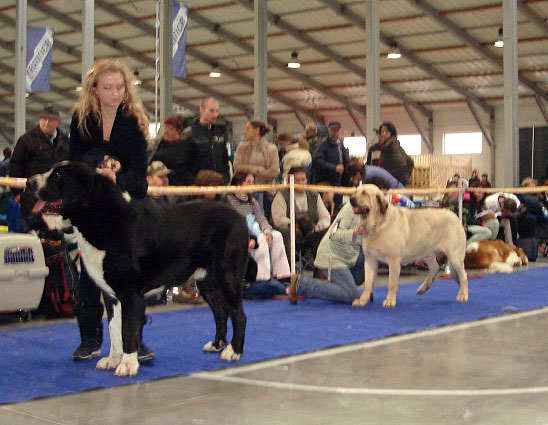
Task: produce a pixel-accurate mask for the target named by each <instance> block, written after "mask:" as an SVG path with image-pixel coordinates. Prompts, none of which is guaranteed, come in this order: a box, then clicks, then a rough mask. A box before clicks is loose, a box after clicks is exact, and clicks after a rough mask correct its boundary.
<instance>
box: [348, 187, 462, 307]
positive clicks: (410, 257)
mask: <svg viewBox="0 0 548 425" xmlns="http://www.w3.org/2000/svg"><path fill="white" fill-rule="evenodd" d="M350 202H351V204H352V206H353V208H354V212H355V213H356V214H359V215H360V216H361V217H360V219H361V224H362V226H363V227H364V228H365V234H364V235H363V251H364V254H365V263H364V267H365V282H364V292H363V294H362V296H361V297H360V298H358V299H356V300H354V302H353V305H354V306H364V305H366V304H367V302H368V301H369V297H370V295H371V291H372V289H373V281H374V280H375V277H376V276H377V264H378V261H379V260H380V261H382V262H384V263H386V264H388V270H389V277H388V295H387V296H386V299H385V300H384V301H383V303H382V305H383V306H384V307H394V306H395V305H396V294H397V292H398V280H399V276H400V269H401V264H408V263H412V262H415V261H418V260H424V261H425V262H426V264H427V265H428V270H429V272H428V276H427V277H426V279H425V281H424V282H423V283H422V285H421V286H420V287H419V288H418V289H417V293H418V294H424V293H425V292H426V291H428V290H429V289H430V287H431V286H432V283H433V282H434V280H435V278H436V275H437V274H438V272H439V266H438V263H437V261H436V255H437V254H439V253H441V252H443V253H445V255H447V259H448V262H449V265H450V266H451V274H452V275H453V277H454V279H455V280H456V281H457V282H458V283H459V285H460V290H459V293H458V295H457V301H461V302H466V301H468V278H467V276H466V271H465V270H464V255H465V253H466V235H465V232H464V229H463V226H462V224H461V223H460V220H459V218H458V217H457V216H456V215H455V214H454V213H452V212H451V211H448V210H444V209H434V208H424V209H408V208H401V207H396V206H394V205H390V204H389V203H388V201H387V200H386V197H385V195H384V193H383V192H382V191H381V190H380V189H379V188H378V187H377V186H375V185H371V184H364V185H362V186H360V187H359V188H358V189H357V190H356V193H355V194H354V195H353V196H352V197H351V198H350Z"/></svg>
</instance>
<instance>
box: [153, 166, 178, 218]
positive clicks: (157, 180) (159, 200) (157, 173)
mask: <svg viewBox="0 0 548 425" xmlns="http://www.w3.org/2000/svg"><path fill="white" fill-rule="evenodd" d="M170 173H171V170H170V169H169V168H167V167H166V166H165V164H164V163H163V162H162V161H152V162H151V163H150V165H149V166H148V169H147V183H148V185H149V186H169V177H168V175H169V174H170ZM149 198H150V199H151V200H152V201H153V202H154V204H156V205H158V206H160V207H167V206H168V205H173V204H175V203H176V201H177V198H176V197H171V196H165V195H149Z"/></svg>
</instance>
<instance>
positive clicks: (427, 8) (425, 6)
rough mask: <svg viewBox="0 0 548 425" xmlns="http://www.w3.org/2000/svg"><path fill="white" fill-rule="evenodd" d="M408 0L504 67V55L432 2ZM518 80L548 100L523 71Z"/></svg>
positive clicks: (547, 95)
mask: <svg viewBox="0 0 548 425" xmlns="http://www.w3.org/2000/svg"><path fill="white" fill-rule="evenodd" d="M407 1H408V2H409V3H411V4H412V5H413V6H415V7H417V8H418V9H419V10H422V11H423V12H424V13H426V14H427V15H428V16H430V17H431V18H432V19H434V20H435V21H436V22H438V23H439V24H440V25H442V26H444V27H445V28H447V29H448V30H449V31H451V32H452V33H453V35H455V36H456V37H458V38H459V39H460V40H461V41H463V42H464V43H466V44H467V45H468V46H469V47H470V48H471V49H473V50H475V51H476V52H478V53H480V54H481V55H483V56H484V57H486V58H487V59H488V60H489V61H490V62H491V63H492V64H494V65H495V66H497V67H498V68H500V69H504V64H503V58H502V57H500V56H498V55H496V54H495V53H493V52H492V51H491V50H489V49H488V48H487V47H485V46H483V44H482V43H481V42H480V41H479V40H477V39H476V38H475V37H473V36H471V35H470V34H469V33H468V32H467V31H465V30H464V29H462V28H461V27H459V26H458V25H457V24H456V23H455V22H453V21H452V20H451V19H449V18H448V17H446V16H445V15H443V14H442V13H441V12H440V11H439V10H437V9H436V8H435V7H434V6H432V5H431V4H430V3H428V2H427V1H425V0H407ZM518 80H519V82H520V83H521V84H523V85H524V86H526V87H527V88H529V89H530V90H531V91H532V92H533V93H536V94H538V95H539V96H541V97H542V98H543V99H544V100H546V101H548V92H547V91H546V90H544V89H542V88H541V87H540V86H539V85H538V84H537V83H535V82H534V81H533V80H531V79H529V78H528V77H526V76H525V75H524V74H523V73H521V72H519V71H518Z"/></svg>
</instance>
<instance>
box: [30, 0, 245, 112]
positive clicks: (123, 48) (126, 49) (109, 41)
mask: <svg viewBox="0 0 548 425" xmlns="http://www.w3.org/2000/svg"><path fill="white" fill-rule="evenodd" d="M27 1H28V5H29V6H31V7H33V8H35V9H37V10H40V11H41V12H44V13H46V14H48V15H49V16H51V17H53V18H55V19H57V20H59V21H61V22H63V23H64V24H65V25H69V26H71V27H72V28H75V29H81V26H82V25H81V22H80V21H78V20H76V19H74V18H72V17H70V16H69V15H66V14H64V13H62V12H59V11H58V10H56V9H54V8H53V7H50V6H48V5H46V4H44V3H43V2H41V1H39V0H27ZM111 7H113V5H111ZM95 39H96V40H98V41H100V42H102V43H104V44H106V45H107V46H109V47H111V48H113V49H116V50H119V51H120V52H123V53H124V54H126V55H128V56H130V57H131V58H132V59H134V60H136V61H138V62H140V63H143V64H145V65H148V66H152V68H153V69H155V66H156V63H155V60H154V59H152V58H149V57H148V56H146V55H145V54H143V53H142V52H139V51H138V50H135V49H133V48H132V47H130V46H128V45H126V44H125V43H122V42H120V41H119V40H116V39H115V38H112V37H109V36H107V35H106V34H104V33H102V32H100V31H97V30H96V31H95ZM184 82H185V83H186V84H187V85H188V86H190V87H193V88H196V89H198V90H200V91H202V92H204V93H205V94H207V95H209V96H214V97H215V98H217V99H218V100H221V101H223V102H224V103H226V104H228V105H231V106H233V107H234V108H236V109H238V110H240V111H242V112H243V113H244V114H245V115H248V114H249V113H250V108H249V107H248V106H247V105H246V104H244V103H242V102H239V101H236V100H234V99H232V98H230V97H228V96H226V95H224V94H223V93H221V92H219V91H218V90H215V89H213V88H211V87H209V86H206V85H205V84H202V83H200V82H198V81H196V80H194V79H193V78H188V77H187V78H186V79H185V80H184ZM149 88H150V87H148V89H149ZM153 92H154V91H153ZM174 99H175V97H174ZM181 100H182V99H181ZM177 102H178V103H179V101H177ZM189 106H192V108H193V109H194V110H195V108H196V106H195V105H189ZM185 107H186V106H185ZM251 115H252V113H251Z"/></svg>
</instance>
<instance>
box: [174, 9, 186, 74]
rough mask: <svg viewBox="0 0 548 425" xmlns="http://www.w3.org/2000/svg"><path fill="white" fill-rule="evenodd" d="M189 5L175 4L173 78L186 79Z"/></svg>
mask: <svg viewBox="0 0 548 425" xmlns="http://www.w3.org/2000/svg"><path fill="white" fill-rule="evenodd" d="M187 23H188V4H186V3H179V2H176V3H173V53H172V55H173V77H174V78H185V77H186V34H187Z"/></svg>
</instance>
